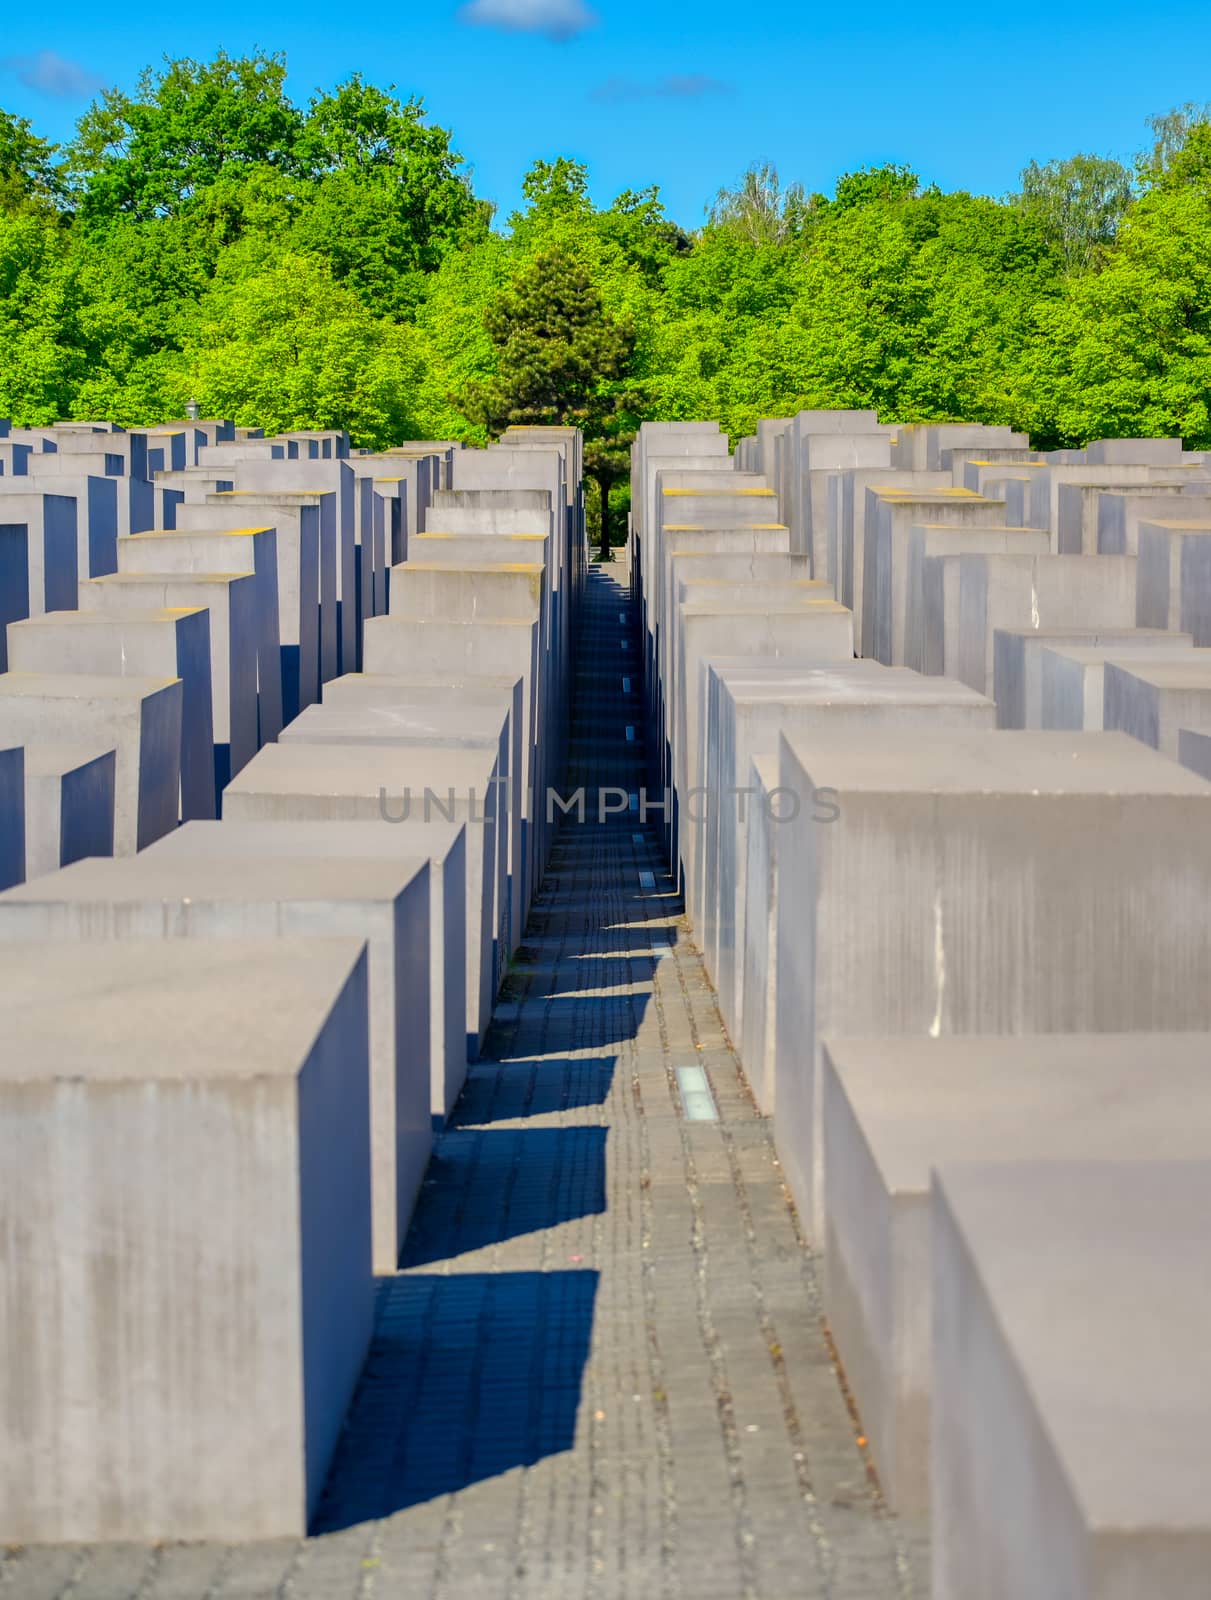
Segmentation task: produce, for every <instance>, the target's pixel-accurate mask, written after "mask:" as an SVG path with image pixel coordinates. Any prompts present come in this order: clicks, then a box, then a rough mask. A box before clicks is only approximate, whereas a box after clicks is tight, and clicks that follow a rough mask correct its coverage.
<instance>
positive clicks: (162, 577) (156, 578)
mask: <svg viewBox="0 0 1211 1600" xmlns="http://www.w3.org/2000/svg"><path fill="white" fill-rule="evenodd" d="M124 537H125V535H124ZM252 581H253V574H252V573H250V572H106V573H103V574H102V575H101V577H99V578H87V579H85V583H90V584H92V583H107V584H112V585H115V586H118V587H122V586H129V585H134V584H139V583H141V584H151V583H160V584H166V585H169V586H175V585H177V584H183V583H184V584H189V583H214V584H225V585H230V584H233V583H248V582H252ZM81 587H83V585H81ZM172 609H174V610H183V611H191V610H195V609H196V607H193V606H178V607H174V608H172ZM56 615H58V613H56Z"/></svg>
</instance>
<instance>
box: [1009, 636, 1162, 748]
mask: <svg viewBox="0 0 1211 1600" xmlns="http://www.w3.org/2000/svg"><path fill="white" fill-rule="evenodd" d="M1154 637H1156V638H1162V637H1169V638H1172V639H1173V640H1174V641H1175V642H1174V643H1172V644H1158V645H1152V646H1148V647H1146V648H1137V649H1126V650H1125V649H1123V648H1122V646H1121V644H1098V645H1076V644H1059V643H1057V642H1056V641H1055V640H1051V641H1049V642H1047V643H1044V644H1043V646H1042V648H1041V650H1040V651H1039V653H1038V660H1037V666H1038V674H1039V721H1038V726H1039V727H1041V728H1054V729H1061V728H1066V729H1068V730H1069V731H1070V732H1073V733H1100V732H1101V731H1102V730H1103V729H1104V728H1105V725H1106V723H1105V702H1106V692H1105V676H1106V663H1107V661H1115V660H1121V661H1125V662H1126V663H1127V664H1128V665H1130V664H1131V663H1132V662H1134V663H1136V664H1138V665H1143V664H1144V663H1146V662H1152V661H1168V660H1171V659H1172V658H1173V657H1174V656H1177V657H1179V658H1180V657H1181V656H1183V655H1186V654H1188V653H1189V652H1190V651H1191V650H1192V649H1193V644H1192V641H1191V639H1190V635H1189V634H1188V633H1187V634H1181V633H1176V634H1171V635H1161V634H1157V635H1154Z"/></svg>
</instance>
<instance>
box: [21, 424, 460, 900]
mask: <svg viewBox="0 0 1211 1600" xmlns="http://www.w3.org/2000/svg"><path fill="white" fill-rule="evenodd" d="M189 430H190V431H189V433H188V434H186V433H185V432H183V431H179V430H177V431H173V430H166V431H160V432H151V431H148V432H146V433H144V434H138V433H132V434H122V433H107V434H104V435H102V434H100V433H99V432H98V431H96V429H95V428H90V429H89V430H88V431H81V430H80V429H78V428H77V427H76V426H74V425H71V426H64V427H61V428H60V429H56V430H43V432H42V433H40V434H39V435H37V436H36V439H35V441H34V442H36V443H40V444H41V445H43V446H44V447H45V448H44V449H43V450H41V451H34V450H33V446H32V444H29V443H27V444H22V445H20V446H16V445H11V444H10V445H9V449H10V453H11V451H12V450H15V449H20V450H21V451H22V452H24V459H23V460H22V461H21V463H20V465H21V468H22V471H21V473H20V474H19V475H17V476H12V477H9V478H7V479H4V478H0V491H3V485H4V483H5V482H7V483H8V484H9V486H10V488H11V489H12V490H14V491H15V492H17V493H18V494H19V496H20V500H15V499H13V498H11V497H10V498H9V499H8V500H7V501H4V500H0V514H2V513H3V512H4V508H5V506H6V505H7V506H8V507H9V511H10V514H11V513H12V511H13V509H15V508H17V507H18V505H19V504H24V505H25V507H26V509H27V512H28V515H27V519H26V521H25V522H24V523H21V524H16V523H14V524H12V525H10V526H9V527H8V528H7V529H6V532H7V533H8V534H9V535H11V536H12V537H13V538H14V539H15V540H17V542H18V544H19V546H20V549H21V553H22V554H23V555H24V556H25V557H27V558H28V557H29V555H30V554H31V553H34V554H35V555H36V556H37V560H36V561H35V562H34V563H33V566H31V564H30V562H29V560H28V559H26V560H25V561H24V562H18V563H16V564H10V566H9V567H8V568H7V569H6V572H5V574H4V577H3V579H2V580H0V587H5V588H6V595H7V599H6V600H5V601H3V602H0V610H3V611H4V612H5V614H6V615H8V616H9V617H10V618H14V617H15V618H16V619H17V620H16V621H11V620H10V622H9V626H8V630H7V635H8V636H7V637H6V641H5V642H6V644H7V645H8V646H9V647H10V649H11V659H10V661H9V665H10V667H11V668H12V671H11V672H10V673H9V674H6V675H4V676H3V677H0V741H3V742H15V741H17V740H23V741H27V742H29V741H35V740H37V741H46V742H47V743H49V744H52V745H53V746H55V747H56V748H55V749H54V750H53V751H42V752H41V753H39V754H35V753H34V751H33V749H32V746H31V749H30V750H29V751H27V756H28V757H29V760H28V767H27V770H28V771H29V772H30V774H31V780H32V779H34V778H36V779H37V781H38V782H39V783H40V784H41V785H42V787H43V788H44V789H45V788H46V787H47V786H48V785H51V784H53V783H55V782H56V781H57V782H58V785H59V789H60V792H61V799H63V798H65V799H66V810H67V813H68V814H69V816H70V814H71V812H72V805H71V798H70V797H71V794H72V793H74V792H78V791H79V790H80V788H81V786H82V784H84V782H85V775H84V773H83V769H84V768H86V767H89V766H90V764H91V763H93V762H94V761H95V760H96V758H98V757H100V756H102V755H103V753H104V751H105V749H106V748H110V749H112V751H113V767H114V788H115V804H114V834H113V846H112V847H113V848H116V850H117V851H118V853H120V854H126V853H129V852H130V851H132V850H134V849H136V848H139V847H142V846H145V845H147V844H149V843H150V842H152V841H153V840H154V839H155V838H158V837H160V836H161V835H162V834H163V833H164V831H165V830H166V828H168V827H170V826H172V825H174V824H175V821H176V819H177V817H178V815H180V816H181V817H183V818H185V819H190V818H206V817H213V816H215V815H216V807H217V797H218V794H219V793H220V792H221V790H222V787H223V785H224V784H225V782H226V781H227V779H228V778H229V777H230V776H231V774H232V772H233V771H238V770H239V769H240V767H241V766H242V765H243V764H244V763H245V762H246V761H247V760H248V759H249V758H250V757H251V756H252V754H254V753H255V751H256V750H257V748H258V747H259V746H260V745H261V744H263V743H265V742H267V741H268V740H271V739H272V738H274V737H275V736H276V733H277V730H278V729H279V728H280V727H281V725H282V722H283V720H284V719H288V718H289V717H291V716H293V715H294V714H295V712H296V711H297V710H298V709H299V707H300V706H301V705H303V704H308V703H311V702H313V701H314V700H315V699H316V698H317V697H318V693H319V687H320V684H321V682H323V681H326V680H328V679H330V678H331V677H332V676H333V675H334V673H335V672H336V671H337V670H338V669H339V668H340V666H341V665H342V663H343V662H346V661H347V662H349V663H350V664H352V663H353V662H355V661H356V659H357V657H358V655H359V653H360V648H361V628H362V625H363V623H364V620H365V619H366V617H368V616H369V615H373V614H375V613H377V612H381V611H382V610H384V609H385V604H386V575H387V574H386V567H385V564H384V561H385V552H386V550H387V549H388V546H386V545H385V544H384V542H383V540H382V538H381V534H382V531H383V527H384V516H385V513H386V512H387V511H388V510H390V511H391V512H392V513H393V515H392V516H391V517H390V518H388V526H389V527H390V528H391V530H392V533H393V536H394V538H395V541H396V547H397V549H396V553H398V554H400V555H401V558H402V555H403V554H404V553H406V541H407V531H408V528H409V526H410V519H411V518H412V517H414V516H417V515H419V516H423V515H424V514H425V509H426V507H427V505H428V504H429V503H430V502H431V500H432V498H433V494H434V492H435V491H434V489H433V485H434V484H435V483H437V482H439V481H444V480H445V479H446V478H448V476H449V474H450V461H451V459H452V455H453V451H452V449H451V448H450V447H449V446H446V445H444V444H442V445H432V444H416V445H413V446H411V447H409V449H408V451H407V453H404V452H399V453H397V452H390V453H388V455H387V456H385V457H381V458H371V459H366V458H356V459H357V461H358V465H359V467H360V469H361V473H360V475H355V474H354V473H353V471H352V469H351V467H350V466H349V464H348V461H347V460H346V459H344V458H345V457H347V455H348V441H347V439H345V438H344V436H343V435H322V436H321V435H311V436H287V437H284V438H282V439H274V440H266V439H262V438H259V437H258V438H245V439H239V440H236V439H234V438H233V437H232V435H233V434H234V432H235V430H233V429H232V428H231V427H230V425H224V424H190V425H189ZM9 437H10V440H11V438H12V434H11V431H10V436H9ZM187 439H188V440H189V441H190V443H191V448H192V450H193V452H194V454H195V455H197V456H200V455H202V454H204V453H206V452H207V451H208V452H209V455H210V458H211V463H210V465H208V466H205V467H199V466H188V467H187V466H185V465H184V458H185V450H184V446H185V443H186V441H187ZM224 439H227V440H228V441H229V442H223V441H224ZM157 440H159V441H161V442H160V444H159V445H157V446H155V447H153V448H148V445H149V444H150V443H153V442H154V441H157ZM170 444H171V446H172V448H169V445H170ZM73 446H87V451H88V452H89V453H91V452H92V451H93V450H94V449H99V450H101V451H102V452H103V453H102V455H101V458H100V463H99V464H101V465H104V464H108V466H109V467H110V468H111V469H112V470H113V472H114V473H115V474H116V476H114V477H111V478H106V479H100V478H99V479H98V480H97V482H98V483H99V484H100V485H101V487H109V488H110V489H112V488H113V487H114V485H115V484H117V485H126V486H127V487H128V488H129V489H130V491H131V494H133V493H134V487H133V486H135V485H137V484H139V483H143V482H145V483H146V487H147V489H148V491H149V493H150V494H151V495H152V496H153V498H154V499H155V500H156V502H157V503H158V507H159V509H160V511H161V513H162V517H163V522H162V525H161V527H160V529H159V531H157V530H155V529H152V530H149V531H145V532H140V531H138V528H139V521H138V519H136V520H135V522H134V523H133V524H132V521H131V515H130V513H129V511H128V512H127V514H126V516H125V517H124V519H120V521H119V525H118V527H117V528H116V529H115V528H112V527H111V528H110V530H109V531H110V533H111V534H112V535H113V537H111V538H110V539H109V540H108V542H105V541H103V542H102V546H103V549H104V555H103V558H97V556H96V549H94V560H93V562H92V565H91V567H89V566H87V565H86V566H84V568H83V571H84V573H85V577H84V578H83V580H82V581H80V582H79V583H78V584H77V583H76V581H75V571H76V564H75V563H74V562H73V561H72V560H70V559H69V553H65V552H63V551H58V550H56V549H55V548H54V547H53V545H52V543H51V541H50V539H49V532H50V530H51V529H52V527H53V523H54V517H53V515H52V511H53V509H54V508H55V507H60V508H61V507H62V506H67V507H68V509H69V510H70V511H71V512H72V513H73V525H74V513H75V511H76V509H77V508H76V502H75V501H74V500H71V499H70V497H67V496H56V495H54V494H50V493H47V492H45V484H46V483H47V482H48V481H50V480H49V479H48V477H47V476H46V474H47V472H48V471H49V470H50V469H51V467H53V464H54V463H56V462H59V461H76V460H80V459H88V456H87V454H85V453H83V452H82V450H77V449H73ZM310 453H314V459H311V454H310ZM220 457H221V458H224V459H223V460H218V459H216V458H220ZM292 458H294V459H292ZM164 462H166V463H168V464H167V465H160V464H159V463H164ZM144 470H146V471H148V472H150V473H151V474H152V477H151V478H150V479H147V480H144V479H142V478H140V477H137V476H135V474H136V473H137V472H142V471H144ZM384 470H389V471H390V472H391V473H392V476H391V477H390V478H386V479H384V478H382V477H381V476H380V474H381V473H382V472H383V471H384ZM216 472H218V473H226V474H227V475H228V476H227V478H225V479H223V478H216V477H215V476H214V474H215V473H216ZM401 474H402V475H401ZM52 476H53V474H52ZM165 484H172V485H173V486H174V487H171V488H166V487H165ZM91 487H92V488H95V487H96V484H93V485H92V486H91ZM380 490H382V491H383V492H381V493H380V492H379V491H380ZM95 498H96V497H95V496H93V499H94V500H95ZM136 501H137V497H136ZM85 503H86V502H82V504H85ZM35 512H37V513H39V514H38V515H34V513H35ZM355 512H356V513H357V514H356V515H355ZM258 519H263V522H264V524H266V525H263V526H262V525H256V524H257V523H258ZM270 519H272V523H273V525H272V526H270V525H268V524H269V522H270ZM250 523H251V524H253V525H252V526H250V525H249V524H250ZM144 526H145V524H144ZM376 530H377V534H378V535H380V537H375V534H376ZM90 538H91V535H90ZM92 544H93V546H95V547H96V546H97V542H96V540H95V539H93V540H92ZM97 548H101V547H97ZM363 552H364V553H365V554H366V557H367V559H366V560H364V561H363V560H362V559H361V557H362V555H363ZM338 555H339V559H338ZM52 558H54V559H52ZM346 568H351V569H352V571H353V573H354V575H355V576H356V577H357V579H358V580H359V584H358V586H357V596H356V601H357V603H356V604H349V605H345V604H344V602H343V598H342V592H341V584H340V581H339V580H340V578H341V576H342V574H345V569H346ZM31 573H35V574H36V575H37V576H38V577H39V580H41V578H42V577H44V578H45V580H46V586H45V593H44V592H43V584H42V582H41V581H38V582H32V581H31V582H30V584H29V586H28V587H27V588H26V589H22V582H24V580H25V578H27V577H29V576H30V575H31ZM90 573H91V576H90V575H89V574H90ZM346 577H347V574H346ZM344 587H345V589H346V590H347V591H348V592H349V593H350V594H352V593H353V587H351V585H350V584H349V583H348V581H346V583H345V585H344ZM59 591H62V593H60V592H59ZM43 600H45V601H46V602H47V604H46V609H44V608H43V604H42V601H43ZM77 600H78V602H79V607H80V609H79V610H78V611H76V610H70V609H67V608H69V607H72V606H74V605H75V604H76V602H77ZM52 602H53V603H52ZM22 617H28V619H29V620H27V621H21V620H20V619H21V618H22ZM174 679H175V680H178V681H177V682H175V683H174V682H173V680H174ZM49 762H56V763H58V764H57V765H56V766H54V767H52V770H51V771H50V772H49V773H47V772H45V771H44V770H43V769H44V768H46V766H47V764H48V763H49ZM90 775H91V776H92V784H93V787H95V784H96V778H95V774H90ZM32 798H33V797H32V794H31V799H32ZM28 813H29V818H28V820H29V826H28V829H27V841H26V843H27V850H26V855H27V860H26V863H25V867H24V871H25V874H26V875H33V874H35V873H37V872H39V871H45V870H48V869H49V868H50V867H52V866H54V865H56V864H64V863H66V862H68V861H70V860H72V859H74V858H75V857H76V855H77V854H79V853H80V848H81V847H80V842H79V840H78V839H77V838H76V837H75V835H74V832H73V830H72V829H70V828H69V829H68V830H67V833H66V837H64V832H63V830H62V829H60V830H59V832H58V834H56V832H55V829H54V827H53V819H51V818H47V815H46V811H45V808H44V807H36V806H34V805H33V804H31V805H30V806H29V807H28ZM91 814H92V816H93V818H94V823H95V825H94V827H93V829H92V833H91V835H90V838H89V840H88V844H89V847H90V849H96V848H97V847H98V846H97V839H96V832H97V827H98V826H99V825H100V824H99V822H97V821H96V819H97V818H98V811H97V808H96V806H95V805H94V806H93V807H92V811H91ZM43 819H46V820H45V821H44V820H43Z"/></svg>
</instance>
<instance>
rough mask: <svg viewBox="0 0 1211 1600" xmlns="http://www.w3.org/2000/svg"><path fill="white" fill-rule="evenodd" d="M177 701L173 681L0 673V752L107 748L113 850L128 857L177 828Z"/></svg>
mask: <svg viewBox="0 0 1211 1600" xmlns="http://www.w3.org/2000/svg"><path fill="white" fill-rule="evenodd" d="M181 700H182V695H181V680H180V679H179V678H142V677H140V678H134V677H132V678H113V677H102V676H100V675H84V674H71V673H42V672H6V673H0V745H15V744H23V745H28V744H34V743H39V742H42V743H48V744H64V743H70V744H78V743H93V744H98V743H99V744H101V745H103V746H105V747H107V748H113V749H114V750H115V751H116V752H117V758H116V765H115V770H114V851H115V853H116V854H118V855H123V856H129V855H133V854H134V853H135V851H136V850H142V849H143V848H144V847H145V846H146V845H149V844H151V842H152V841H153V840H154V839H159V838H160V837H161V836H162V835H163V834H165V833H168V832H169V831H170V829H172V828H175V827H176V825H177V810H178V804H179V795H180V787H181Z"/></svg>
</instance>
